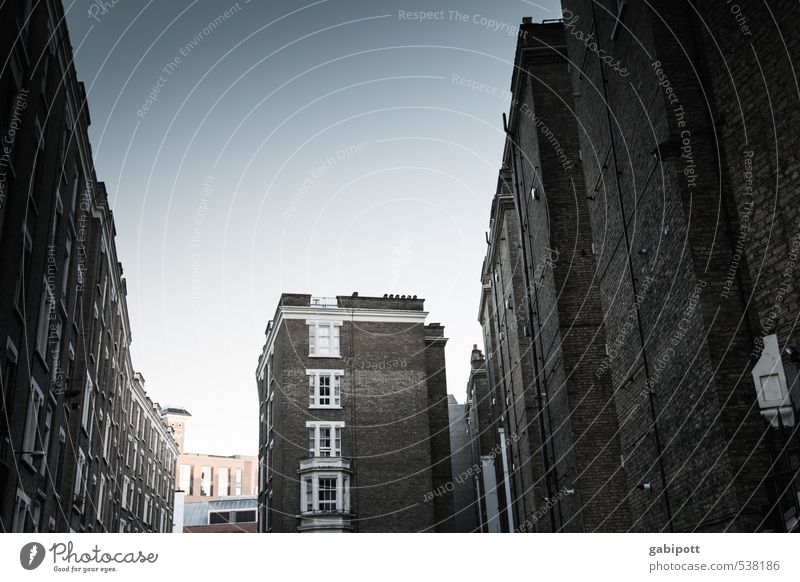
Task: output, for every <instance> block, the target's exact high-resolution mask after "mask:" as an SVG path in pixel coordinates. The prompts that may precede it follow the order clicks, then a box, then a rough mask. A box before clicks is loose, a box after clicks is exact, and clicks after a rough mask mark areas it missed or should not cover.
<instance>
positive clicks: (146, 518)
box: [142, 494, 153, 525]
mask: <svg viewBox="0 0 800 582" xmlns="http://www.w3.org/2000/svg"><path fill="white" fill-rule="evenodd" d="M152 510H153V507H152V506H151V505H150V496H149V495H147V494H145V496H144V509H143V511H142V521H144V522H145V523H146V524H147V525H150V517H151V516H150V513H151V512H152Z"/></svg>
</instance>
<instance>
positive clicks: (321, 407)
mask: <svg viewBox="0 0 800 582" xmlns="http://www.w3.org/2000/svg"><path fill="white" fill-rule="evenodd" d="M308 409H309V410H341V409H342V407H341V406H321V405H319V404H315V405H313V406H309V407H308Z"/></svg>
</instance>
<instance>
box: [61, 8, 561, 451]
mask: <svg viewBox="0 0 800 582" xmlns="http://www.w3.org/2000/svg"><path fill="white" fill-rule="evenodd" d="M65 4H66V9H67V20H68V26H69V29H70V34H71V40H72V45H73V47H74V50H75V59H76V68H77V71H78V76H79V77H80V79H81V80H83V81H84V82H85V84H86V87H87V91H88V99H89V110H90V113H91V118H92V125H91V128H90V136H91V141H92V147H93V150H94V158H95V164H96V168H97V174H98V179H100V180H102V181H104V182H105V183H106V185H107V186H108V189H109V193H110V196H111V206H112V208H113V210H114V213H115V220H116V226H117V248H118V251H119V256H120V260H121V261H122V264H123V267H124V272H125V276H126V278H127V281H128V306H129V311H130V318H131V327H132V332H133V347H132V350H133V354H132V357H133V364H134V367H135V369H136V370H138V371H140V372H141V373H142V374H143V375H144V377H145V379H146V388H147V390H148V392H149V394H150V395H151V397H152V398H153V399H154V400H156V401H157V402H159V403H160V404H162V405H174V406H185V407H186V408H188V409H189V410H190V412H191V413H192V415H193V419H192V421H191V424H190V427H189V432H188V435H187V448H188V449H189V450H190V451H192V452H204V453H216V454H236V453H241V454H256V452H257V448H258V443H257V439H258V398H257V391H256V383H255V376H254V372H255V368H256V364H257V359H258V356H259V354H260V352H261V347H262V345H263V344H264V329H265V327H266V324H267V321H268V320H269V319H271V318H272V316H273V315H274V312H275V307H276V305H277V301H278V298H279V296H280V294H281V293H282V292H295V293H311V294H313V295H321V296H334V295H337V294H350V293H352V292H353V291H358V292H359V294H361V295H378V296H382V295H383V294H384V293H396V294H406V295H408V294H410V295H418V296H419V297H424V298H425V299H426V301H425V308H426V310H427V311H429V312H430V315H429V316H428V321H429V322H441V323H442V324H443V325H444V326H445V334H446V335H447V337H449V338H450V341H449V342H448V344H447V351H446V357H447V365H448V371H447V381H448V389H449V391H450V392H451V393H453V394H455V395H456V397H457V398H458V400H459V402H463V401H464V390H465V387H466V380H467V374H468V370H469V357H470V350H471V348H472V344H474V343H478V344H481V334H480V326H479V325H478V323H477V310H478V301H479V297H480V267H481V260H482V258H483V255H484V251H485V248H486V243H485V239H484V231H486V229H487V227H488V214H489V206H490V203H491V199H492V195H493V194H494V188H495V185H496V182H497V170H498V169H499V164H500V158H501V154H502V146H503V135H502V123H501V114H502V113H503V112H506V111H507V110H508V98H507V94H508V88H509V85H510V81H511V71H512V66H513V59H514V48H515V45H516V29H517V26H518V25H519V23H520V22H521V19H522V17H523V16H532V17H533V18H534V20H535V21H541V20H542V19H550V18H557V17H558V10H559V8H558V3H557V2H554V1H543V2H540V3H535V2H527V1H521V0H497V1H493V2H491V3H490V2H477V1H474V0H467V1H464V0H460V1H458V2H456V1H455V0H442V1H440V2H438V3H430V2H419V1H418V2H416V3H408V4H407V3H404V2H389V1H384V0H377V1H376V0H363V1H347V2H343V1H338V0H321V1H316V2H314V1H308V2H303V1H299V2H288V1H285V0H284V1H272V0H249V1H248V0H240V1H239V2H228V1H227V0H216V1H212V0H193V1H184V2H155V1H154V0H149V1H145V0H141V1H134V0H116V4H113V0H105V2H101V1H100V0H97V1H96V2H90V1H87V0H75V1H74V2H70V1H69V0H66V2H65ZM419 11H430V13H429V14H426V15H425V16H426V18H425V19H424V20H420V19H418V18H417V17H416V15H414V14H413V13H414V12H419Z"/></svg>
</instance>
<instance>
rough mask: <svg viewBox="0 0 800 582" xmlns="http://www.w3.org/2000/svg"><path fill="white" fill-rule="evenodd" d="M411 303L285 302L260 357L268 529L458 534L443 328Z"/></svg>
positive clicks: (264, 523) (262, 487)
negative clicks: (452, 492) (456, 531)
mask: <svg viewBox="0 0 800 582" xmlns="http://www.w3.org/2000/svg"><path fill="white" fill-rule="evenodd" d="M423 303H424V302H423V300H422V299H417V298H416V296H415V297H410V296H408V297H407V296H393V295H390V296H384V297H383V298H380V297H359V296H358V294H356V293H354V294H353V295H352V296H338V297H336V298H330V299H318V298H312V297H311V296H310V295H299V294H283V295H282V296H281V299H280V302H279V304H278V308H277V310H276V312H275V318H274V319H273V320H272V321H270V323H269V325H268V327H267V331H266V335H267V341H266V344H265V346H264V349H263V351H262V354H261V357H260V358H259V362H258V368H257V371H256V379H257V383H258V392H259V402H260V419H261V420H260V436H259V439H260V440H259V442H260V449H259V461H260V481H259V529H260V531H266V532H294V531H318V530H327V531H352V532H412V531H451V530H452V528H453V525H452V516H453V499H452V495H451V492H450V489H451V486H452V483H451V482H452V470H451V464H450V434H449V427H448V400H447V385H446V380H445V362H444V345H445V342H446V341H447V340H446V338H445V337H444V328H443V327H442V326H441V325H439V324H437V323H430V324H426V323H425V319H426V316H427V313H426V312H425V311H423Z"/></svg>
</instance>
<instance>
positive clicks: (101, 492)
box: [96, 475, 106, 523]
mask: <svg viewBox="0 0 800 582" xmlns="http://www.w3.org/2000/svg"><path fill="white" fill-rule="evenodd" d="M105 495H106V477H105V475H100V486H99V487H98V488H97V505H96V507H97V521H99V522H101V523H102V521H103V502H104V501H105Z"/></svg>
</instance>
